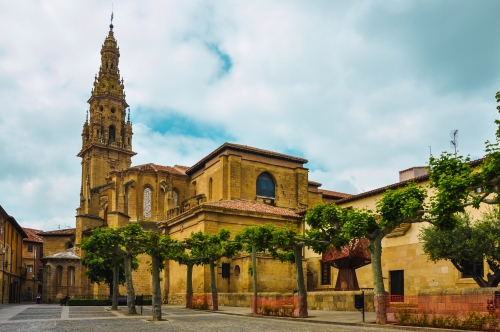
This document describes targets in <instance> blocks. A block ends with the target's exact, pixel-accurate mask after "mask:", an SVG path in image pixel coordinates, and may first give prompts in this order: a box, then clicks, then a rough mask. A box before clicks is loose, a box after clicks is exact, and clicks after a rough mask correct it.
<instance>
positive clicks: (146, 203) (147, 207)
mask: <svg viewBox="0 0 500 332" xmlns="http://www.w3.org/2000/svg"><path fill="white" fill-rule="evenodd" d="M151 193H152V191H151V188H149V187H146V188H144V200H143V203H142V206H143V212H142V215H143V216H144V217H146V218H150V217H151V196H152V195H151Z"/></svg>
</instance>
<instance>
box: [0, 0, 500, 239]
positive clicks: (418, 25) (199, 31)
mask: <svg viewBox="0 0 500 332" xmlns="http://www.w3.org/2000/svg"><path fill="white" fill-rule="evenodd" d="M112 6H113V12H114V20H113V25H114V29H113V30H114V35H115V38H116V39H117V41H118V45H119V47H120V53H121V57H120V63H119V68H120V73H121V75H122V76H123V78H124V80H125V91H126V95H127V103H128V104H129V105H130V110H131V120H132V122H133V129H134V141H133V150H134V151H135V152H137V155H136V156H134V157H133V159H132V164H133V165H138V164H144V163H150V162H151V163H155V164H160V165H169V166H172V165H175V164H177V165H186V166H191V165H193V164H195V163H196V162H197V161H198V160H200V159H201V158H202V157H204V156H206V155H207V154H209V153H210V152H211V151H213V150H214V149H216V148H217V147H219V146H220V145H222V144H223V143H224V142H232V143H238V144H245V145H249V146H254V147H258V148H262V149H267V150H272V151H276V152H280V153H285V154H291V155H294V156H298V157H303V158H306V159H308V160H309V162H308V163H307V164H306V165H305V167H307V168H308V169H309V179H310V180H313V181H316V182H320V183H322V184H323V186H322V187H321V188H323V189H329V190H334V191H340V192H346V193H351V194H356V193H360V192H363V191H367V190H371V189H375V188H379V187H382V186H385V185H388V184H391V183H395V182H398V181H399V171H400V170H404V169H407V168H410V167H413V166H425V165H427V162H428V159H429V154H430V152H432V154H433V155H434V156H438V155H439V154H440V153H441V152H443V151H451V150H452V149H451V147H450V133H451V131H452V130H458V131H459V135H458V149H459V153H460V154H461V155H470V156H471V158H473V159H476V158H480V157H482V156H483V155H484V142H485V141H486V140H493V139H494V138H495V135H494V133H495V130H496V127H495V124H494V120H495V119H496V118H499V116H498V114H497V111H496V102H495V93H496V92H497V91H498V90H500V43H498V42H497V41H496V39H495V38H496V37H495V36H496V32H497V31H500V20H498V17H497V16H498V15H497V13H499V12H500V2H498V1H487V0H484V1H465V0H462V1H454V0H452V1H436V0H432V1H411V0H408V1H406V0H405V1H391V0H381V1H369V0H366V1H363V0H358V1H340V0H339V1H335V0H328V1H320V0H315V1H307V0H305V1H291V0H287V1H279V0H275V1H268V0H263V1H258V0H257V1H222V0H221V1H195V0H186V1H184V0H183V1H164V0H162V1H149V0H144V1H132V0H130V1H126V0H124V1H121V0H113V4H112V2H111V1H109V2H107V1H102V0H98V1H97V0H95V1H90V0H89V1H62V0H61V1H55V0H54V1H51V0H47V1H28V0H18V1H9V0H0V205H1V206H2V207H3V208H4V209H5V210H6V211H7V213H9V214H10V215H12V216H14V217H15V218H16V220H17V221H18V222H19V223H20V224H21V225H22V226H24V227H31V228H36V229H43V230H53V229H58V228H66V227H74V225H75V214H76V211H75V209H76V207H77V206H78V203H79V192H80V185H81V183H80V181H81V180H80V174H81V165H80V159H79V158H78V157H77V156H76V154H77V153H78V152H79V151H80V148H81V131H82V126H83V123H84V121H85V114H86V111H87V110H88V107H89V105H88V103H87V100H88V99H89V98H90V92H91V89H92V86H93V85H92V84H93V81H94V76H95V74H96V73H97V72H98V70H99V65H100V53H99V52H100V50H101V45H102V44H103V42H104V39H105V37H106V36H107V34H108V31H109V24H110V16H111V10H112Z"/></svg>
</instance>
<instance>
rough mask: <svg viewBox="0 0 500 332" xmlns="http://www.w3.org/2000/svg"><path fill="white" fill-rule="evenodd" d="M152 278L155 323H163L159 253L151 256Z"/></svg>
mask: <svg viewBox="0 0 500 332" xmlns="http://www.w3.org/2000/svg"><path fill="white" fill-rule="evenodd" d="M151 278H152V286H153V300H152V302H153V303H152V304H153V321H161V320H162V318H161V289H160V255H159V253H158V252H157V251H155V252H153V254H152V255H151Z"/></svg>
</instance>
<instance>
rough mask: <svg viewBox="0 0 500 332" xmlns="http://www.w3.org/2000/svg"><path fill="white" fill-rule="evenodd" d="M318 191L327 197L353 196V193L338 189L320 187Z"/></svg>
mask: <svg viewBox="0 0 500 332" xmlns="http://www.w3.org/2000/svg"><path fill="white" fill-rule="evenodd" d="M318 191H319V192H320V193H321V194H323V196H326V197H336V198H338V199H342V198H348V197H351V196H352V195H351V194H346V193H341V192H338V191H331V190H326V189H318Z"/></svg>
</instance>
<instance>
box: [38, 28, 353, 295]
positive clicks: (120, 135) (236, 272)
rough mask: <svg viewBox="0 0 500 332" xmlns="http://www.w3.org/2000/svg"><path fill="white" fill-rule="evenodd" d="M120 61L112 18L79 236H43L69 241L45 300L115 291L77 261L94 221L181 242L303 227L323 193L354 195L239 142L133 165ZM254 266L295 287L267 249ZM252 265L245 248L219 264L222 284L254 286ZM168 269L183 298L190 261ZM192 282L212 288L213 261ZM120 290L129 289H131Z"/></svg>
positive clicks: (50, 259) (49, 263)
mask: <svg viewBox="0 0 500 332" xmlns="http://www.w3.org/2000/svg"><path fill="white" fill-rule="evenodd" d="M119 58H120V49H119V47H118V45H117V41H116V39H115V37H114V32H113V26H112V25H110V30H109V33H108V36H107V37H106V39H105V41H104V44H103V45H102V48H101V64H100V68H99V73H98V75H96V77H95V80H94V83H93V88H92V92H91V96H90V99H89V100H88V103H89V110H88V114H87V119H86V121H85V123H84V125H83V130H82V135H81V136H82V147H81V150H80V152H79V153H78V155H77V156H78V157H80V158H81V165H82V173H81V187H80V202H79V206H78V208H77V215H76V229H74V230H71V231H72V232H73V233H71V231H70V230H68V231H65V232H57V231H56V232H44V233H43V234H42V235H43V236H44V240H45V239H50V240H53V239H63V240H61V241H62V242H61V241H59V242H61V243H60V246H59V247H60V248H59V249H58V250H49V248H47V255H48V256H47V257H45V258H44V262H45V270H44V271H45V274H46V276H45V279H44V295H43V297H44V301H48V300H49V299H50V300H51V301H57V299H59V298H63V297H64V296H66V295H69V296H72V295H73V296H74V295H91V294H109V289H108V287H107V286H105V285H101V286H97V285H94V284H90V283H89V282H88V279H87V278H86V277H85V276H84V271H85V268H83V267H81V266H80V263H79V258H80V257H81V254H82V253H81V250H80V249H79V247H78V244H79V243H81V240H82V238H83V237H85V236H86V235H88V234H89V233H90V231H91V230H92V229H94V228H96V227H123V226H125V225H126V224H128V223H138V224H140V225H141V226H142V227H143V228H144V229H146V230H156V231H158V232H163V233H164V234H170V235H171V236H173V237H175V238H178V239H182V238H185V237H188V236H189V235H190V234H191V233H192V232H197V231H205V232H209V233H216V232H218V231H219V230H220V229H221V228H226V229H229V230H230V231H231V232H232V234H235V233H236V232H237V231H239V230H241V229H242V228H243V227H245V226H249V225H263V224H267V223H273V224H275V225H277V226H280V225H285V224H292V225H296V226H297V227H302V226H303V225H302V223H301V221H302V215H301V212H303V211H305V210H306V209H307V208H309V207H312V206H313V205H314V204H316V203H318V202H321V201H322V200H325V201H335V200H338V199H342V198H346V197H349V196H350V195H348V194H343V193H336V192H333V191H324V190H321V189H319V186H321V184H320V183H317V182H313V181H309V178H308V169H307V168H305V167H304V164H306V163H307V160H306V159H303V158H300V157H295V156H290V155H286V154H282V153H277V152H273V151H267V150H263V149H258V148H254V147H250V146H246V145H240V144H233V143H224V144H222V145H221V146H220V147H218V148H217V149H215V150H214V151H212V152H210V153H209V154H208V155H207V156H206V157H204V158H202V159H201V160H200V161H198V162H197V163H196V164H195V165H193V166H191V167H187V166H179V165H175V164H174V165H173V166H162V165H157V164H154V163H150V164H144V165H138V166H132V157H133V156H134V155H135V154H136V152H134V151H133V150H132V143H133V130H132V123H131V121H130V109H129V108H128V107H129V105H128V104H127V102H126V96H125V86H124V80H123V78H122V77H121V76H120V70H119ZM63 233H64V234H63ZM63 242H64V243H63ZM56 243H57V241H53V243H52V242H51V246H50V247H51V248H54V249H55V248H56V247H57V245H56ZM49 251H50V252H49ZM139 259H140V261H141V263H140V266H139V269H138V271H136V272H134V276H133V277H134V283H135V291H136V292H137V293H138V294H151V275H150V273H149V266H148V264H147V263H146V261H147V260H148V257H147V256H145V255H144V256H140V257H139ZM318 260H319V258H318ZM257 264H258V265H259V269H260V274H259V278H260V279H261V282H260V284H259V291H274V292H290V291H292V290H293V289H294V288H295V287H296V286H295V285H296V283H295V272H294V267H293V265H291V264H285V263H279V262H278V261H275V260H272V259H271V258H270V257H267V256H265V255H262V256H260V257H259V258H258V263H257ZM223 267H224V269H225V271H226V273H225V274H224V277H222V268H223ZM304 267H306V262H305V261H304ZM249 268H251V266H250V259H249V257H248V254H246V253H242V254H240V255H239V256H237V257H235V258H233V259H225V260H223V261H221V262H219V273H218V279H217V288H218V289H219V291H220V292H224V293H239V292H251V291H252V288H251V287H252V282H251V277H250V274H249V273H248V271H249ZM163 273H164V274H163V276H162V277H163V285H162V286H163V297H164V301H165V302H169V303H180V302H183V301H184V296H185V295H184V294H185V276H186V267H185V266H179V265H178V264H177V263H175V262H167V266H166V269H165V270H164V272H163ZM193 288H194V291H195V293H205V292H209V291H210V274H209V269H208V266H207V267H203V266H201V267H195V269H194V271H193ZM73 292H74V294H73ZM120 292H121V293H122V294H124V293H125V289H124V288H121V289H120Z"/></svg>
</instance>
